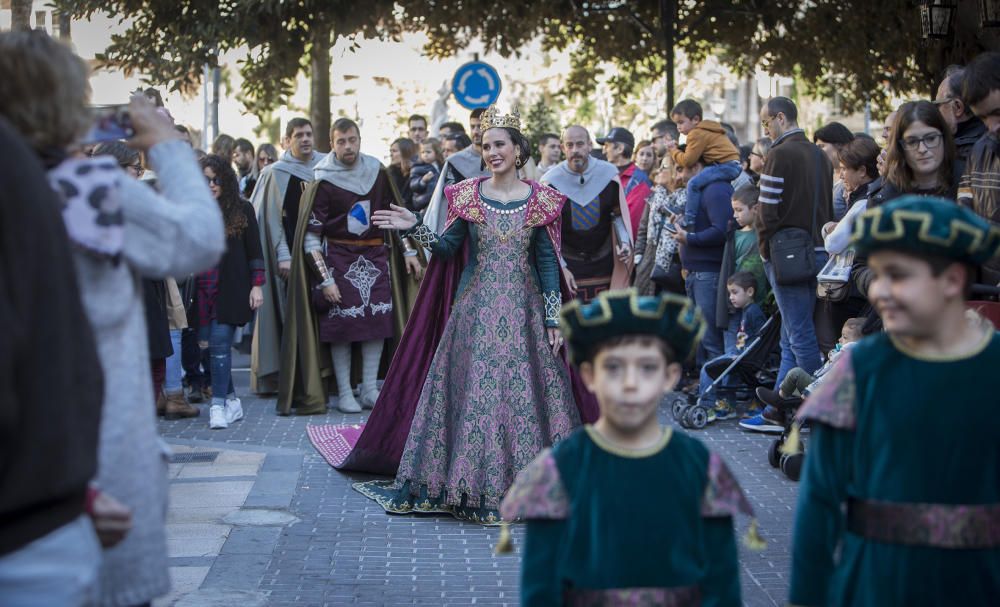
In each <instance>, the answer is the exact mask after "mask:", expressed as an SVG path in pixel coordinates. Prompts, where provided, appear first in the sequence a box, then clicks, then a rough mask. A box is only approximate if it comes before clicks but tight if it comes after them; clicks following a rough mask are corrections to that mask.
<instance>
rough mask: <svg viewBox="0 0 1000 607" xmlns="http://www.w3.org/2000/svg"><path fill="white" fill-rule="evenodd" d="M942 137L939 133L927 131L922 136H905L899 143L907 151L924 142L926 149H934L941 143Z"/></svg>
mask: <svg viewBox="0 0 1000 607" xmlns="http://www.w3.org/2000/svg"><path fill="white" fill-rule="evenodd" d="M943 139H944V138H943V137H942V136H941V133H927V134H926V135H924V136H923V137H907V138H905V139H901V140H900V141H899V145H900V146H901V147H902V148H903V149H904V150H906V151H907V152H912V151H914V150H916V149H917V148H919V147H920V144H921V143H922V144H924V147H925V148H927V149H928V150H933V149H936V148H937V147H938V146H939V145H941V141H942V140H943Z"/></svg>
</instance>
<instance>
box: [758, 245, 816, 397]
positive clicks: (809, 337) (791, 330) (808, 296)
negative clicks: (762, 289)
mask: <svg viewBox="0 0 1000 607" xmlns="http://www.w3.org/2000/svg"><path fill="white" fill-rule="evenodd" d="M826 259H827V254H826V252H820V251H816V273H817V274H818V273H819V271H820V270H822V269H823V266H824V265H826ZM764 273H765V274H767V279H768V281H770V283H771V290H772V292H773V293H774V299H775V301H776V302H777V303H778V310H779V311H780V312H781V366H780V367H778V381H777V382H776V383H775V388H774V389H775V390H777V389H778V386H780V385H781V382H782V380H784V379H785V376H786V375H788V372H789V371H791V370H792V369H794V368H795V367H802V368H803V369H805V371H806V372H807V373H810V374H811V373H814V372H815V371H816V369H819V368H820V366H822V365H823V358H822V357H821V356H820V353H819V343H818V342H817V341H816V326H815V325H814V324H813V310H814V308H815V307H816V282H815V281H814V280H813V281H809V282H806V283H802V284H798V285H792V286H786V285H779V284H778V282H777V281H776V280H775V279H774V266H773V265H772V264H771V262H770V260H768V261H765V262H764Z"/></svg>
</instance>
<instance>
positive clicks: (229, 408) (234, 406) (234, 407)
mask: <svg viewBox="0 0 1000 607" xmlns="http://www.w3.org/2000/svg"><path fill="white" fill-rule="evenodd" d="M241 419H243V402H242V401H241V400H240V399H238V398H235V397H234V398H227V399H226V421H227V422H229V423H230V424H231V423H233V422H238V421H240V420H241Z"/></svg>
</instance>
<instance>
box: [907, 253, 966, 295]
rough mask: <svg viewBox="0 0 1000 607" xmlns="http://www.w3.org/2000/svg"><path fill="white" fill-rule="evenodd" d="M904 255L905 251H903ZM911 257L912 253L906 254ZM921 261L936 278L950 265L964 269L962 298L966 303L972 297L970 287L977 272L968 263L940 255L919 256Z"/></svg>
mask: <svg viewBox="0 0 1000 607" xmlns="http://www.w3.org/2000/svg"><path fill="white" fill-rule="evenodd" d="M904 253H906V251H904ZM908 254H910V255H912V253H908ZM921 259H923V260H924V261H926V262H927V263H928V265H930V267H931V274H932V275H933V276H934V277H938V276H940V275H941V274H944V271H945V270H947V269H948V268H950V267H951V265H952V264H956V263H957V264H958V265H960V266H962V267H963V268H965V285H964V286H963V288H962V295H963V298H964V299H965V300H966V301H968V300H969V299H970V298H971V297H972V285H973V283H974V282H976V276H977V275H978V273H979V272H978V270H977V268H976V267H975V266H973V265H972V264H969V263H963V262H961V261H956V260H954V259H951V258H949V257H944V256H942V255H927V256H923V255H922V256H921Z"/></svg>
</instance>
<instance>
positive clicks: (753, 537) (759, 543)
mask: <svg viewBox="0 0 1000 607" xmlns="http://www.w3.org/2000/svg"><path fill="white" fill-rule="evenodd" d="M743 545H744V546H746V547H747V548H749V549H750V550H756V551H758V552H759V551H761V550H763V549H765V548H767V540H765V539H764V538H762V537H761V536H760V529H759V528H758V527H757V519H755V518H754V519H750V528H749V529H747V534H746V535H744V536H743Z"/></svg>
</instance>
